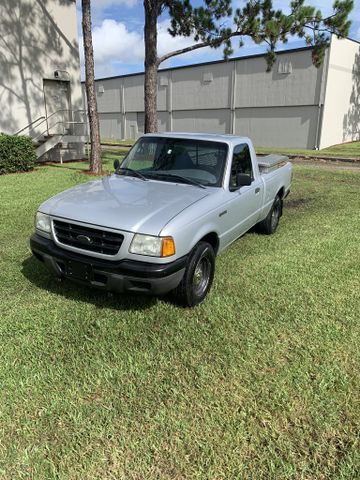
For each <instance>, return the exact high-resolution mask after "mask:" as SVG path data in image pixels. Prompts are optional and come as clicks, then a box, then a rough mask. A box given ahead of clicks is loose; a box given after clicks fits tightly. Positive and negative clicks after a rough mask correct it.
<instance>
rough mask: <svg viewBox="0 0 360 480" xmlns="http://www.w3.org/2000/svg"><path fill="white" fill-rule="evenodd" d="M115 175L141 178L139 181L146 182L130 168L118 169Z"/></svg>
mask: <svg viewBox="0 0 360 480" xmlns="http://www.w3.org/2000/svg"><path fill="white" fill-rule="evenodd" d="M115 173H116V174H117V175H121V174H122V173H125V174H128V175H131V176H134V177H138V178H141V180H144V181H145V182H146V181H147V180H148V179H147V178H146V177H144V175H143V174H142V173H140V172H138V171H137V170H133V169H132V168H126V167H119V168H118V169H117V170H116V172H115Z"/></svg>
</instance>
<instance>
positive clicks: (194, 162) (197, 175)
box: [121, 137, 228, 187]
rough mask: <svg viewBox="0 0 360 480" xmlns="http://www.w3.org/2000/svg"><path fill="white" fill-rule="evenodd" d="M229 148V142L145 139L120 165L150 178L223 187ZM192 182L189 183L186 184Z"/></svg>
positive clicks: (164, 138)
mask: <svg viewBox="0 0 360 480" xmlns="http://www.w3.org/2000/svg"><path fill="white" fill-rule="evenodd" d="M227 151H228V147H227V145H226V143H221V142H213V141H205V140H193V139H184V138H167V137H142V138H140V139H139V140H138V141H137V142H136V143H135V145H134V146H133V147H132V149H131V150H130V152H129V153H128V154H127V156H126V157H125V159H124V161H123V162H122V164H121V168H128V169H132V170H135V171H137V172H139V173H141V174H142V175H143V176H144V177H147V178H149V179H156V178H157V177H158V179H159V180H162V181H169V182H171V181H172V182H174V181H177V182H178V181H181V177H183V178H184V180H185V179H188V180H191V181H192V182H193V183H194V184H195V183H197V184H200V185H205V186H213V187H218V186H220V185H221V181H222V177H223V172H224V167H225V162H226V156H227ZM185 183H190V182H185Z"/></svg>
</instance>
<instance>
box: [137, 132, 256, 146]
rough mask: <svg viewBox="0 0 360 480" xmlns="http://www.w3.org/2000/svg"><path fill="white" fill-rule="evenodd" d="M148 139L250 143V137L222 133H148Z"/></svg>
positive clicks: (231, 143) (233, 143)
mask: <svg viewBox="0 0 360 480" xmlns="http://www.w3.org/2000/svg"><path fill="white" fill-rule="evenodd" d="M144 136H146V137H167V138H172V137H173V138H191V139H193V140H206V141H211V142H223V143H227V144H229V145H235V144H236V145H237V144H239V143H250V139H249V138H248V137H241V136H238V135H230V134H220V133H194V132H158V133H146V134H145V135H144Z"/></svg>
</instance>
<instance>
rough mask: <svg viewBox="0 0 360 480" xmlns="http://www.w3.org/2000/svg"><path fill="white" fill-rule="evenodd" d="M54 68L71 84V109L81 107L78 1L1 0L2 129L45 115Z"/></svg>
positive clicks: (14, 129) (17, 127)
mask: <svg viewBox="0 0 360 480" xmlns="http://www.w3.org/2000/svg"><path fill="white" fill-rule="evenodd" d="M55 71H58V72H59V76H60V77H61V78H62V79H63V80H64V81H65V83H64V85H65V84H66V82H68V83H69V91H70V101H69V106H70V108H71V109H73V110H77V109H82V108H83V100H82V91H81V82H80V60H79V50H78V41H77V23H76V4H75V1H73V0H1V1H0V109H1V110H0V111H1V114H0V131H2V132H5V133H15V132H17V131H18V130H20V129H22V128H23V127H25V126H26V125H28V124H30V123H31V122H33V121H35V120H36V119H37V118H39V117H41V116H45V115H46V108H45V100H44V89H43V82H44V80H46V79H48V80H54V81H55V75H54V72H55ZM52 100H54V105H56V101H57V99H56V98H54V99H52ZM59 102H60V103H59V104H61V99H60V100H59ZM54 105H53V106H52V107H53V108H55V107H54ZM75 120H76V118H75ZM43 127H44V124H42V125H41V126H40V127H39V129H41V128H43ZM27 133H28V131H24V134H27Z"/></svg>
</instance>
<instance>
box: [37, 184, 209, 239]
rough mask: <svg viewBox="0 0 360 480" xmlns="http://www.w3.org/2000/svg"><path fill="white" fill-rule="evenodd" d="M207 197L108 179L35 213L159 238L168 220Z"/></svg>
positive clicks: (183, 188) (187, 189)
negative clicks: (39, 212)
mask: <svg viewBox="0 0 360 480" xmlns="http://www.w3.org/2000/svg"><path fill="white" fill-rule="evenodd" d="M208 194H209V192H207V191H206V190H204V189H200V188H199V187H196V186H192V185H186V184H177V183H168V182H162V181H161V182H159V181H153V180H148V181H143V180H141V179H138V178H136V177H123V176H118V175H111V176H108V177H104V178H103V179H102V180H97V181H94V182H88V183H85V184H82V185H78V186H76V187H74V188H71V189H69V190H66V191H64V192H62V193H59V194H58V195H56V196H54V197H52V198H50V199H49V200H47V201H46V202H44V203H43V204H42V205H41V206H40V208H39V210H40V211H41V212H43V213H47V214H49V215H52V216H56V217H62V218H66V219H68V220H76V221H79V222H85V223H90V224H93V225H100V226H104V227H109V228H114V229H119V230H126V231H129V232H137V233H146V234H149V235H159V233H160V232H161V230H162V229H163V228H164V226H165V225H166V224H167V223H168V222H169V221H170V220H171V219H172V218H174V217H175V216H176V215H177V214H179V213H180V212H181V211H183V210H184V209H185V208H187V207H189V206H190V205H192V204H193V203H195V202H197V201H198V200H200V199H202V198H204V197H206V196H207V195H208Z"/></svg>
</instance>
